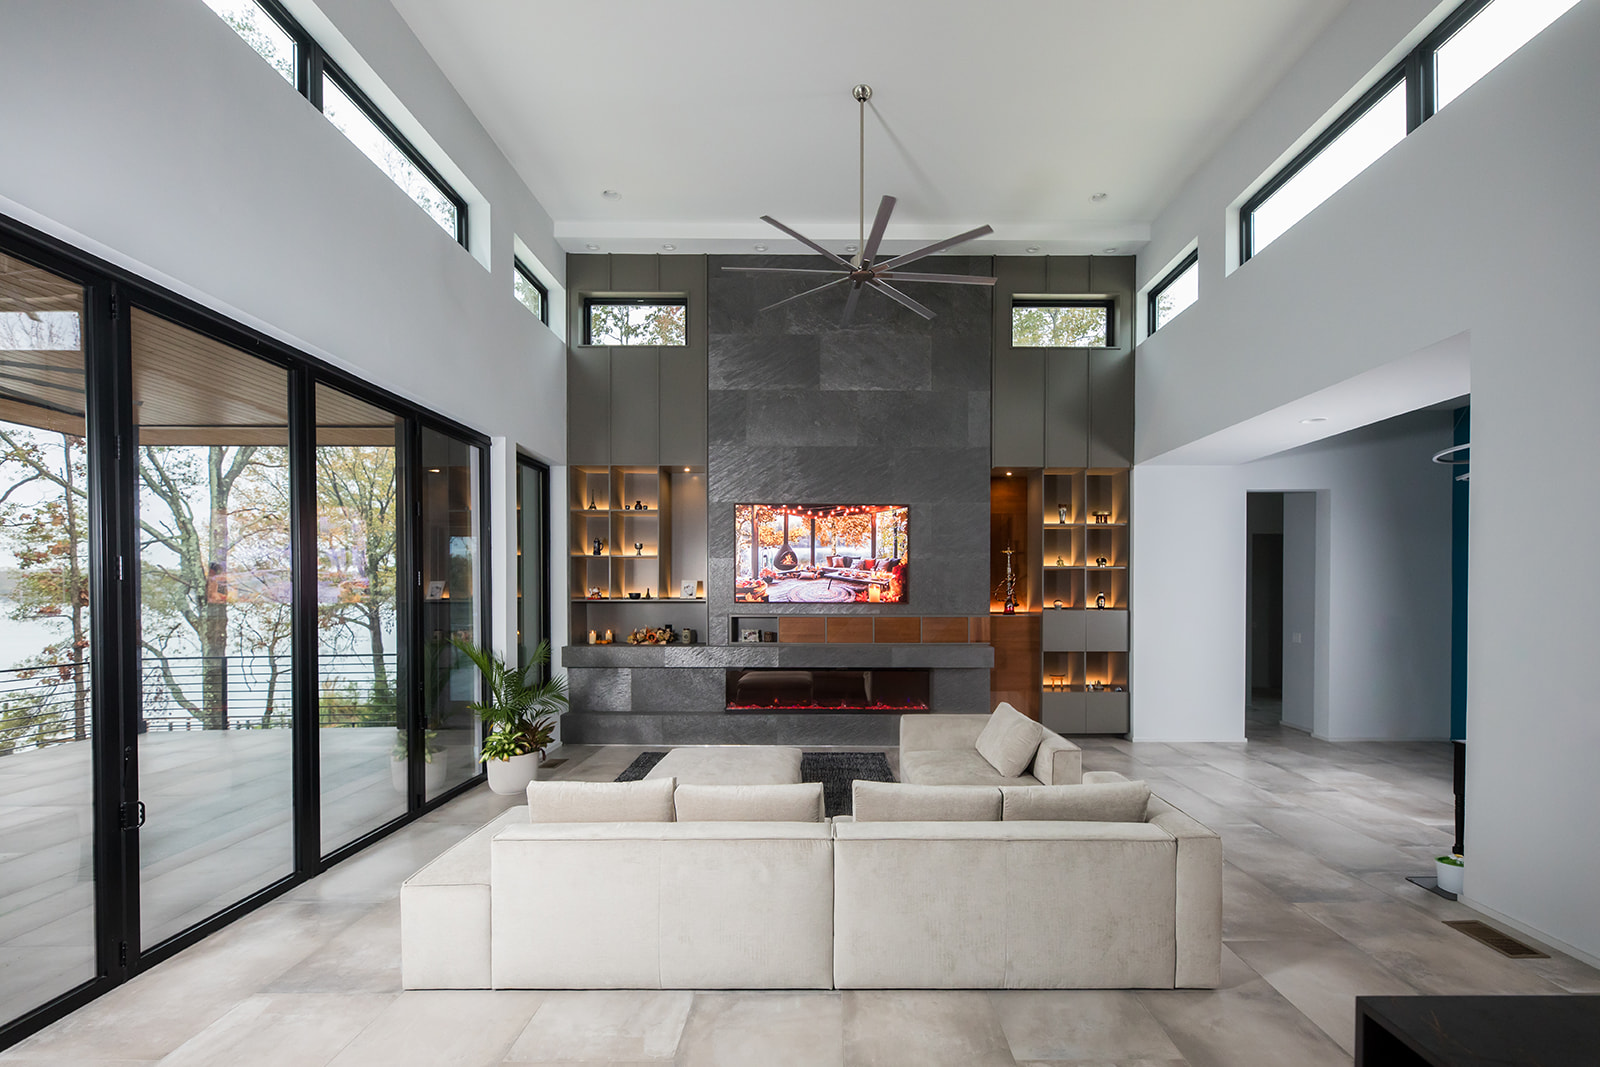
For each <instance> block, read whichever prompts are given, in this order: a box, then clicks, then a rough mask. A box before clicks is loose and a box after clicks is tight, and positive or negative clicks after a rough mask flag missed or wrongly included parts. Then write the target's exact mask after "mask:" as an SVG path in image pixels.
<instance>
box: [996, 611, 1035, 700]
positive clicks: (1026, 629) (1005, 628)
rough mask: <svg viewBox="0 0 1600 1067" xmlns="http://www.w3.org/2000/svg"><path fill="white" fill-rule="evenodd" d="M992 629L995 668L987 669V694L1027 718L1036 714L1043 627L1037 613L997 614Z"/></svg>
mask: <svg viewBox="0 0 1600 1067" xmlns="http://www.w3.org/2000/svg"><path fill="white" fill-rule="evenodd" d="M989 621H990V624H991V627H992V630H993V639H992V640H991V641H990V644H992V645H993V646H994V669H993V670H991V671H990V672H989V696H990V699H991V700H992V701H994V702H995V703H999V702H1000V701H1002V700H1004V701H1006V702H1007V703H1009V704H1010V705H1011V706H1012V707H1014V708H1016V709H1017V710H1018V711H1020V712H1022V713H1023V714H1024V715H1026V716H1028V717H1029V718H1030V719H1037V718H1038V717H1039V695H1040V693H1041V691H1042V686H1043V681H1044V680H1043V677H1042V676H1041V671H1042V670H1043V667H1042V666H1041V662H1040V654H1041V652H1042V649H1043V640H1042V636H1043V635H1042V633H1041V630H1042V627H1041V625H1040V619H1039V616H1038V615H996V616H993V617H992V618H991V619H990V620H989Z"/></svg>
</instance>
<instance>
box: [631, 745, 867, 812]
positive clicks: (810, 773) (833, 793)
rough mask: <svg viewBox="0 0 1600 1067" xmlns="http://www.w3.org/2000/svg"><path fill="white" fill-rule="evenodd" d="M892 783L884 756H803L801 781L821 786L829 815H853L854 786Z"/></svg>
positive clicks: (654, 756)
mask: <svg viewBox="0 0 1600 1067" xmlns="http://www.w3.org/2000/svg"><path fill="white" fill-rule="evenodd" d="M665 756H666V753H665V752H641V753H639V755H638V756H637V757H636V758H635V759H634V761H633V762H632V763H630V764H628V766H627V769H625V770H624V771H623V772H622V773H621V774H619V775H617V778H616V780H617V781H619V782H637V781H639V779H641V778H643V777H644V776H645V775H647V774H649V773H650V769H651V768H652V767H654V766H655V765H656V764H658V763H660V762H661V760H662V758H663V757H665ZM858 779H859V780H860V781H863V782H892V781H894V773H893V772H892V771H890V770H889V758H888V757H887V756H885V755H884V754H883V753H882V752H802V753H801V754H800V780H801V781H802V782H821V783H822V796H823V800H824V803H826V805H827V809H828V815H829V816H834V815H849V814H850V811H851V807H850V783H851V782H854V781H857V780H858Z"/></svg>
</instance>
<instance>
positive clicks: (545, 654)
mask: <svg viewBox="0 0 1600 1067" xmlns="http://www.w3.org/2000/svg"><path fill="white" fill-rule="evenodd" d="M455 645H456V647H457V648H459V649H460V650H461V653H462V655H464V656H466V657H467V658H468V659H470V660H471V661H472V663H473V665H474V666H475V667H477V668H478V672H479V673H480V674H482V675H483V678H484V681H485V682H487V683H488V687H489V696H488V699H487V700H484V701H483V702H481V703H477V704H471V705H468V706H469V707H470V708H471V709H472V711H474V712H475V713H476V714H477V716H478V718H480V719H482V720H483V722H484V723H485V724H486V725H487V726H488V727H489V736H488V737H487V738H485V739H484V742H483V756H482V757H481V759H482V760H483V762H484V763H485V764H486V765H487V766H488V769H489V788H490V789H492V790H493V791H494V792H496V793H499V794H501V795H504V796H509V795H512V794H514V793H520V792H522V791H523V790H524V789H526V788H528V783H529V782H531V781H533V779H534V778H535V777H536V776H537V774H538V770H539V764H540V763H542V762H544V750H545V749H546V748H548V747H550V742H551V741H552V740H554V739H555V725H556V719H557V718H559V717H560V715H561V713H562V712H563V711H565V710H566V709H567V683H566V679H564V678H561V677H559V676H552V677H550V678H546V679H544V680H543V681H532V682H530V681H529V680H528V676H529V674H530V673H531V674H532V675H533V677H534V678H535V679H537V678H538V677H539V676H540V675H541V674H542V673H543V668H544V666H545V665H546V664H548V663H549V662H550V642H549V641H540V642H539V647H538V648H536V649H534V651H533V656H532V658H531V659H530V661H529V663H528V666H527V668H526V669H524V670H520V671H519V670H513V669H512V668H511V667H508V666H507V665H506V663H505V661H504V660H502V659H501V658H500V657H499V656H497V655H495V654H494V653H493V652H490V651H488V650H486V649H481V648H478V647H477V646H476V645H473V644H470V643H468V642H466V641H462V640H459V639H458V640H457V641H456V642H455Z"/></svg>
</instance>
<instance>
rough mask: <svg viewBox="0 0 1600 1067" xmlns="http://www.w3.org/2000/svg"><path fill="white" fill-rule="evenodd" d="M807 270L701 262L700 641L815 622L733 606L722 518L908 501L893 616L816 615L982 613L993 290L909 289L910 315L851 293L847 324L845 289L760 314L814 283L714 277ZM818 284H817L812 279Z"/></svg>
mask: <svg viewBox="0 0 1600 1067" xmlns="http://www.w3.org/2000/svg"><path fill="white" fill-rule="evenodd" d="M826 265H827V264H826V263H825V261H823V260H821V259H820V258H815V259H807V258H801V257H795V256H782V257H779V256H711V257H709V262H708V274H709V278H708V294H709V295H708V328H709V349H708V356H709V358H708V367H707V378H708V389H709V391H708V394H707V405H706V418H707V450H708V457H707V468H706V471H707V478H706V481H707V491H708V494H709V499H708V515H707V518H708V522H709V526H710V530H709V535H710V542H709V546H708V547H709V553H710V561H709V562H710V568H709V574H708V577H709V580H708V582H707V589H706V592H707V601H708V607H709V610H710V621H709V629H710V633H709V634H708V637H709V639H710V641H711V642H712V643H722V642H725V641H727V640H728V617H729V615H730V614H732V615H767V616H771V615H782V614H786V613H803V614H815V613H816V612H817V611H818V610H819V608H818V606H815V605H811V606H807V605H789V604H735V602H734V599H733V574H734V554H735V532H734V520H733V515H734V507H735V505H737V504H744V503H789V504H835V503H837V504H906V505H909V506H910V509H911V514H910V527H909V532H910V540H911V557H910V565H909V580H908V591H907V594H908V595H907V598H906V602H905V603H903V604H872V605H867V604H830V605H827V606H826V609H825V610H826V611H827V612H828V613H830V614H868V615H982V614H984V613H986V612H987V611H988V610H989V595H988V592H989V591H988V574H989V556H988V549H989V446H990V433H989V400H990V396H989V381H990V369H989V352H990V343H991V340H990V339H991V335H992V325H991V324H992V317H993V308H992V298H993V294H992V292H991V290H989V289H988V288H985V287H981V286H964V285H937V284H927V283H921V284H918V283H907V284H906V287H905V288H906V291H907V292H908V293H909V294H911V295H912V296H913V297H914V298H915V299H916V300H918V301H920V302H921V303H923V304H925V305H927V306H928V307H929V308H930V309H931V310H933V311H934V312H935V318H934V319H932V320H931V321H925V320H923V319H922V318H921V317H920V316H918V315H915V314H913V313H912V312H910V311H908V310H906V309H905V308H902V307H900V306H899V305H898V304H895V303H893V302H892V301H891V300H889V299H888V298H887V297H884V296H882V295H880V294H877V293H872V292H864V293H862V294H861V297H860V299H859V300H858V301H857V303H856V309H855V314H854V316H853V317H852V321H851V323H850V325H848V326H841V325H840V323H839V320H840V318H841V316H842V315H843V312H844V304H845V296H846V294H845V289H844V287H843V286H841V287H839V288H837V289H834V290H831V291H828V292H825V293H819V294H817V295H815V296H810V297H805V298H803V299H801V300H798V301H796V302H794V303H792V304H786V305H785V306H783V307H781V308H777V309H775V310H773V311H767V312H762V311H760V309H761V308H762V307H764V306H766V305H768V304H771V303H773V302H775V301H778V300H782V299H783V298H784V297H786V296H790V295H793V294H795V293H798V292H800V291H802V290H803V289H805V288H809V287H810V286H812V285H814V284H817V282H816V281H813V278H817V276H814V275H813V276H793V277H784V276H781V275H776V276H771V275H767V276H763V275H750V274H735V273H730V272H727V271H724V270H723V269H722V268H723V267H725V266H804V267H817V268H820V267H824V266H826ZM916 269H917V270H926V271H932V272H943V273H950V274H983V275H987V274H990V273H992V270H993V261H992V260H990V259H988V258H987V257H972V258H965V257H935V258H933V259H929V260H927V261H924V263H919V264H918V265H917V268H916ZM819 280H826V279H819Z"/></svg>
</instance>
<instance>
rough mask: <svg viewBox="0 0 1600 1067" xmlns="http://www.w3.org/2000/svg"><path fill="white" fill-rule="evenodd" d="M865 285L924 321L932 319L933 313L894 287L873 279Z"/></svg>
mask: <svg viewBox="0 0 1600 1067" xmlns="http://www.w3.org/2000/svg"><path fill="white" fill-rule="evenodd" d="M867 284H868V285H870V286H872V287H873V288H874V289H876V290H878V292H880V293H882V294H883V295H884V296H886V297H888V298H889V299H890V300H893V301H894V302H895V303H896V304H899V305H901V306H902V307H908V308H910V309H911V310H912V311H915V312H916V313H917V314H918V315H921V316H922V317H923V318H925V319H931V318H933V312H931V311H929V310H928V309H927V308H925V307H923V306H922V305H921V304H919V303H917V302H916V301H915V300H913V299H911V298H910V297H909V296H907V295H906V294H904V293H902V292H901V291H900V290H898V289H896V288H895V287H894V286H892V285H890V284H889V283H887V282H880V281H878V280H877V279H876V278H874V279H873V280H872V281H870V282H868V283H867Z"/></svg>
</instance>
